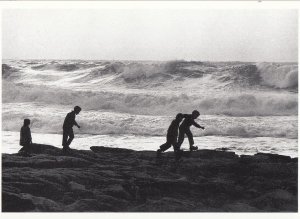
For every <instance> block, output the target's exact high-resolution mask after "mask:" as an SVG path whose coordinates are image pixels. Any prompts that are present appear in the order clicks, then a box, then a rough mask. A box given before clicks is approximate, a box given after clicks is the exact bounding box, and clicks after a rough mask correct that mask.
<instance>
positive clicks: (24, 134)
mask: <svg viewBox="0 0 300 219" xmlns="http://www.w3.org/2000/svg"><path fill="white" fill-rule="evenodd" d="M31 142H32V139H31V131H30V128H29V127H28V126H22V128H21V131H20V145H22V146H26V145H28V144H31Z"/></svg>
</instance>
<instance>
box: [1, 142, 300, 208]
mask: <svg viewBox="0 0 300 219" xmlns="http://www.w3.org/2000/svg"><path fill="white" fill-rule="evenodd" d="M31 150H32V156H31V157H22V156H19V155H18V154H3V155H2V211H4V212H24V211H42V212H91V211H95V212H120V211H123V212H297V205H298V200H297V197H298V187H297V185H298V183H297V178H298V176H297V173H298V159H297V158H294V159H291V158H290V157H286V156H280V155H272V154H261V153H260V154H256V155H254V156H241V157H238V156H237V155H236V154H235V153H233V152H225V151H212V150H199V151H195V152H192V153H189V152H185V153H184V154H183V155H184V157H183V159H182V160H181V161H180V162H179V163H178V162H175V160H174V154H173V152H168V153H164V154H162V157H161V158H160V159H157V158H156V152H154V151H133V150H127V149H118V148H105V147H91V150H89V151H87V150H72V151H71V152H70V153H69V154H68V155H63V154H62V152H61V150H60V149H59V148H56V147H53V146H49V145H39V144H34V145H32V148H31Z"/></svg>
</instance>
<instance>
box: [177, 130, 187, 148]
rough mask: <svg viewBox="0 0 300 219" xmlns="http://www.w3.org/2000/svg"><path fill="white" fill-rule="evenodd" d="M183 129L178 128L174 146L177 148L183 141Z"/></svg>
mask: <svg viewBox="0 0 300 219" xmlns="http://www.w3.org/2000/svg"><path fill="white" fill-rule="evenodd" d="M184 132H185V131H184V129H179V136H178V142H177V144H176V148H177V149H178V150H179V149H180V147H181V145H182V143H183V141H184Z"/></svg>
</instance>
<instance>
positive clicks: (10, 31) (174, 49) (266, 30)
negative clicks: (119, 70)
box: [2, 9, 298, 61]
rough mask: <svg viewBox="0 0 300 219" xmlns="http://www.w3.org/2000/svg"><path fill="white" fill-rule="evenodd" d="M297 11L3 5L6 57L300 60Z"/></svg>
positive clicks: (3, 53)
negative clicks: (9, 7) (17, 7)
mask: <svg viewBox="0 0 300 219" xmlns="http://www.w3.org/2000/svg"><path fill="white" fill-rule="evenodd" d="M297 33H298V14H297V11H296V10H165V9H164V10H154V9H152V10H112V9H110V10H101V9H99V10H98V9H97V10H79V9H72V10H65V9H55V10H45V9H40V10H37V9H35V10H34V9H19V10H16V9H15V10H3V13H2V55H3V58H4V59H106V60H111V59H115V60H117V59H118V60H174V59H186V60H203V61H297V60H298V57H297V51H298V46H297V41H298V39H297Z"/></svg>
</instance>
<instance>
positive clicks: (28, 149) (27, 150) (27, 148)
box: [24, 143, 30, 154]
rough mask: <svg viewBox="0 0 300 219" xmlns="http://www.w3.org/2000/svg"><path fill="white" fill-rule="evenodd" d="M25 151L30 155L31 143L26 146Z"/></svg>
mask: <svg viewBox="0 0 300 219" xmlns="http://www.w3.org/2000/svg"><path fill="white" fill-rule="evenodd" d="M24 151H25V153H27V154H29V153H30V143H28V144H26V145H25V146H24Z"/></svg>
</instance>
